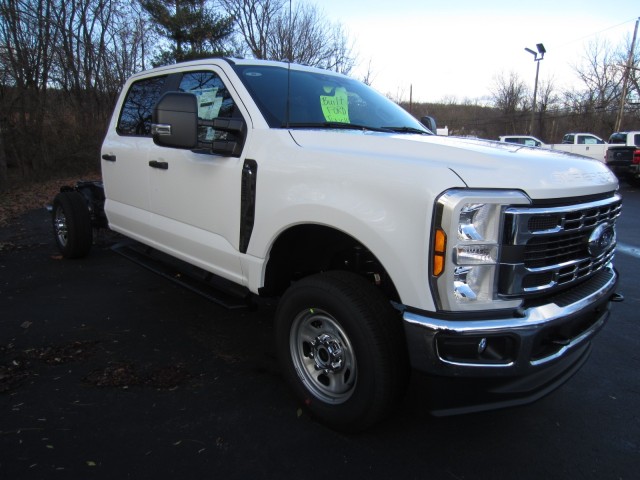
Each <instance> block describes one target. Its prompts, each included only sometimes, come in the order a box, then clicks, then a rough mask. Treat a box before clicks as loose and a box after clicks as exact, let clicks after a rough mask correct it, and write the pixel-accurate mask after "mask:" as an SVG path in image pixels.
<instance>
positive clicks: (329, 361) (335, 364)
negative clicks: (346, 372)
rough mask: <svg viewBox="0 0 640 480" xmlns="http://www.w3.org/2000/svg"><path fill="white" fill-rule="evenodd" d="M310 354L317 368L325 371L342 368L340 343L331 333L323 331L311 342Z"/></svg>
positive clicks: (335, 370)
mask: <svg viewBox="0 0 640 480" xmlns="http://www.w3.org/2000/svg"><path fill="white" fill-rule="evenodd" d="M311 345H312V347H313V349H312V352H311V356H312V357H313V359H314V361H315V362H316V368H317V369H318V370H324V371H325V372H326V373H330V372H337V371H339V370H341V369H342V366H343V363H344V362H343V357H342V347H341V346H340V343H339V342H338V341H337V340H336V339H335V338H333V337H332V336H331V335H329V334H326V333H323V334H322V335H319V336H318V337H316V339H315V340H314V341H313V342H312V343H311Z"/></svg>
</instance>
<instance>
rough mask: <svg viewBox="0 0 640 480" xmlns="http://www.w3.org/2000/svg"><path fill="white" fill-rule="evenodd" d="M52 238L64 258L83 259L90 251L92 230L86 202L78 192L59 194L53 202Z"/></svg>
mask: <svg viewBox="0 0 640 480" xmlns="http://www.w3.org/2000/svg"><path fill="white" fill-rule="evenodd" d="M51 222H52V226H53V238H54V239H55V241H56V245H57V246H58V249H59V250H60V252H61V253H62V255H63V256H64V257H66V258H80V257H84V256H86V255H87V254H88V253H89V250H91V244H92V243H93V230H92V227H91V218H90V215H89V207H88V206H87V202H86V200H85V199H84V197H83V196H82V194H80V193H78V192H75V191H73V192H60V193H59V194H58V195H56V198H55V199H54V201H53V212H52V217H51Z"/></svg>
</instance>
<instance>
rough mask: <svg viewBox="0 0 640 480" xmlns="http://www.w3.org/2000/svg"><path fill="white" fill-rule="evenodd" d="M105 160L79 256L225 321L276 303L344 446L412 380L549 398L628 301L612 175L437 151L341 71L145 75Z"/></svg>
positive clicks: (69, 191) (197, 65)
mask: <svg viewBox="0 0 640 480" xmlns="http://www.w3.org/2000/svg"><path fill="white" fill-rule="evenodd" d="M430 127H431V128H434V126H433V125H430ZM101 159H102V164H101V166H102V178H103V181H104V184H101V183H99V182H81V183H78V184H77V185H76V186H74V187H64V188H63V189H61V192H60V193H59V194H58V195H57V196H56V198H55V200H54V203H53V209H52V219H53V231H54V236H55V239H56V242H57V244H58V246H59V247H60V250H61V252H62V253H63V255H64V256H65V257H69V258H77V257H82V256H85V255H87V254H88V253H89V250H90V248H91V244H92V239H93V232H94V230H95V229H99V228H105V227H108V228H109V229H110V230H113V231H115V232H117V233H119V234H121V235H122V236H123V237H124V239H125V240H124V241H123V242H122V243H119V244H118V245H117V246H116V248H115V250H116V251H118V252H119V253H121V254H123V255H125V256H126V257H127V258H129V259H131V260H133V261H135V262H136V263H139V264H141V265H144V266H145V267H147V268H150V269H152V270H153V271H155V272H158V273H160V274H161V275H163V276H164V277H166V278H170V279H171V280H173V281H179V282H180V283H181V284H182V285H184V286H186V287H187V288H190V289H191V290H193V291H195V292H197V293H200V294H203V295H206V296H207V297H208V298H211V299H212V300H214V301H216V302H217V303H219V304H221V305H225V306H227V307H229V308H242V307H246V306H251V304H252V303H253V300H256V299H257V298H259V297H263V298H272V299H275V300H277V303H278V307H277V310H276V312H275V341H274V345H275V348H276V352H277V355H278V358H279V361H280V364H281V370H282V375H283V378H284V379H285V380H286V381H287V382H288V384H289V385H290V387H291V389H292V391H293V392H294V394H295V395H296V397H297V398H298V400H299V402H300V404H301V405H304V406H305V408H307V409H308V411H309V412H310V413H311V414H313V415H314V416H316V417H317V418H319V419H320V420H322V421H323V422H325V423H327V424H328V425H330V426H332V427H334V428H338V429H341V430H347V431H354V430H361V429H364V428H367V427H369V426H371V425H373V424H374V423H376V422H378V421H380V420H381V419H383V418H384V417H386V416H388V415H389V414H390V413H391V412H392V411H393V409H394V408H395V407H396V406H397V405H398V402H399V401H400V399H401V398H402V396H403V394H404V392H405V390H406V387H407V384H408V381H409V375H410V371H411V368H413V369H415V370H419V371H422V372H425V373H427V374H429V375H430V376H431V378H433V379H434V384H435V380H436V379H455V380H456V381H457V382H460V383H463V384H465V385H467V386H472V385H473V386H478V385H479V384H483V385H484V386H485V387H486V388H487V392H488V393H489V394H490V398H488V399H487V400H486V401H484V402H482V403H479V404H477V405H472V406H469V407H468V408H467V407H463V406H462V405H460V404H459V403H456V402H452V403H450V404H449V405H444V406H443V407H442V408H440V409H439V411H440V412H441V413H442V412H444V413H456V412H460V411H470V409H473V410H480V409H486V408H494V407H497V406H504V405H515V404H521V403H526V402H529V401H532V400H535V399H536V398H539V397H540V396H541V395H544V394H546V393H548V392H549V391H551V390H552V389H553V388H556V387H557V386H558V385H559V384H561V383H562V382H563V381H565V380H566V379H567V378H568V377H569V376H571V375H572V374H573V373H574V372H575V371H576V370H577V368H579V366H580V365H582V363H583V362H584V361H585V359H586V358H587V356H588V352H589V350H590V343H591V340H592V339H593V338H594V337H595V336H596V334H597V333H598V331H599V330H600V329H601V328H602V327H603V325H604V324H605V322H606V320H607V318H608V317H609V312H610V311H609V306H610V303H611V302H612V301H618V300H620V299H621V297H620V296H619V295H617V294H616V286H617V282H618V275H617V272H616V271H615V269H614V267H613V263H612V261H613V257H614V254H615V246H616V235H615V224H616V220H617V218H618V217H619V215H620V212H621V197H620V195H619V194H618V193H617V187H618V185H617V180H616V178H615V176H614V175H613V174H612V173H611V171H610V170H608V169H607V168H606V167H605V166H604V165H603V164H602V163H601V162H591V161H585V160H584V159H581V158H580V157H577V156H573V155H567V154H561V153H558V152H554V151H552V150H545V149H539V148H523V147H521V146H515V145H509V144H506V143H499V142H490V141H484V140H477V139H461V138H443V137H437V136H436V135H434V134H433V133H432V131H431V130H430V129H429V128H427V126H425V125H424V124H422V123H420V122H418V121H417V120H416V119H415V118H413V117H412V116H411V115H410V114H409V113H407V112H406V111H404V110H403V109H402V108H400V107H399V106H398V105H396V104H394V103H393V102H391V101H390V100H389V99H387V98H385V97H384V96H382V95H380V94H379V93H377V92H375V91H374V90H372V89H371V88H369V87H367V86H366V85H364V84H362V83H361V82H357V81H355V80H353V79H350V78H348V77H346V76H343V75H339V74H336V73H333V72H328V71H325V70H320V69H314V68H310V67H305V66H300V65H293V64H285V63H279V62H268V61H256V60H238V59H205V60H199V61H194V62H187V63H184V64H178V65H172V66H167V67H161V68H158V69H154V70H151V71H148V72H142V73H140V74H137V75H134V76H133V77H132V78H131V79H129V80H128V81H127V83H126V84H125V86H124V88H123V90H122V93H121V95H120V97H119V99H118V102H117V104H116V107H115V110H114V114H113V116H112V119H111V122H110V124H109V127H108V129H107V134H106V137H105V140H104V142H103V145H102V151H101ZM255 303H258V302H255Z"/></svg>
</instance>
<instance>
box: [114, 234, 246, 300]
mask: <svg viewBox="0 0 640 480" xmlns="http://www.w3.org/2000/svg"><path fill="white" fill-rule="evenodd" d="M111 249H112V250H113V251H114V252H116V253H118V254H120V255H122V256H123V257H125V258H127V259H129V260H131V261H132V262H135V263H137V264H138V265H141V266H143V267H144V268H146V269H148V270H151V271H152V272H154V273H157V274H158V275H161V276H163V277H164V278H166V279H168V280H171V281H172V282H174V283H177V284H178V285H180V286H182V287H184V288H186V289H188V290H191V291H192V292H194V293H197V294H198V295H201V296H203V297H205V298H206V299H208V300H210V301H212V302H214V303H216V304H218V305H220V306H222V307H225V308H228V309H231V310H235V309H241V308H251V307H253V306H254V305H253V303H252V294H251V292H250V291H249V290H248V289H247V288H245V287H241V286H239V285H236V284H235V283H233V282H230V281H229V280H226V279H224V278H222V277H219V276H217V275H214V274H213V273H210V272H207V271H205V270H202V269H201V268H198V267H195V266H193V265H190V264H188V263H186V262H183V261H182V260H179V259H177V258H174V257H172V256H170V255H167V254H165V253H162V252H160V251H158V250H156V249H154V248H151V247H148V246H146V245H143V244H141V243H138V242H136V241H133V240H125V241H124V242H120V243H117V244H116V245H114V246H113V247H111Z"/></svg>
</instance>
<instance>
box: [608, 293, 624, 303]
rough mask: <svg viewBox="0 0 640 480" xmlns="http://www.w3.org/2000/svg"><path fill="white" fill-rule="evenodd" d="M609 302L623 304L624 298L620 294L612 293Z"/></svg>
mask: <svg viewBox="0 0 640 480" xmlns="http://www.w3.org/2000/svg"><path fill="white" fill-rule="evenodd" d="M609 300H611V301H612V302H616V303H620V302H624V296H623V295H622V294H621V293H614V294H613V295H611V298H610V299H609Z"/></svg>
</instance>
